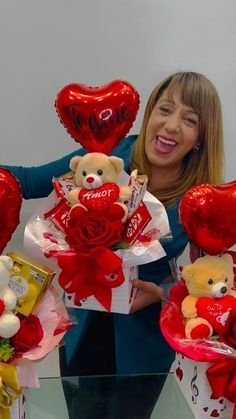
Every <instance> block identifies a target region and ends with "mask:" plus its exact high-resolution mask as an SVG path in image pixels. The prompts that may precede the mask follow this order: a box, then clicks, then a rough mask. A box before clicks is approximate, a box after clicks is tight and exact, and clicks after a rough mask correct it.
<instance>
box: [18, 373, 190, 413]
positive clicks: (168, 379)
mask: <svg viewBox="0 0 236 419" xmlns="http://www.w3.org/2000/svg"><path fill="white" fill-rule="evenodd" d="M100 418H101V419H178V418H181V419H194V415H193V413H192V412H191V410H190V408H189V407H188V405H187V402H186V401H185V398H184V396H183V394H182V392H181V391H180V389H179V387H178V384H177V383H176V381H175V378H174V374H172V373H169V374H168V375H166V374H158V375H133V376H126V375H120V376H117V375H116V376H99V377H97V376H90V377H71V378H42V379H40V388H37V389H30V390H29V393H28V394H27V415H26V419H100Z"/></svg>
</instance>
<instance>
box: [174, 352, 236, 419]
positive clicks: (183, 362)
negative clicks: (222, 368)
mask: <svg viewBox="0 0 236 419" xmlns="http://www.w3.org/2000/svg"><path fill="white" fill-rule="evenodd" d="M211 365H212V364H211V363H210V362H197V361H194V360H192V359H190V358H187V357H185V356H183V355H181V354H176V358H175V361H174V363H173V365H172V368H171V369H172V371H173V372H174V375H175V379H176V381H177V383H178V385H179V387H180V389H181V391H182V393H183V395H184V397H185V399H186V401H187V403H188V405H189V406H190V408H191V410H192V412H193V414H194V415H195V418H196V419H212V418H219V419H231V418H232V415H233V407H234V405H233V403H231V402H230V401H229V400H227V399H226V398H225V397H220V398H218V399H212V398H211V394H212V389H211V387H210V384H209V383H208V379H207V376H206V370H207V369H208V368H209V367H210V366H211Z"/></svg>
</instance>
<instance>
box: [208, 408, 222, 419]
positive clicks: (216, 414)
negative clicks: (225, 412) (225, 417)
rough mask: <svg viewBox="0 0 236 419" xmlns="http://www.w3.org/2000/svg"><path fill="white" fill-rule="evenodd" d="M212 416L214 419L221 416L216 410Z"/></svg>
mask: <svg viewBox="0 0 236 419" xmlns="http://www.w3.org/2000/svg"><path fill="white" fill-rule="evenodd" d="M210 416H211V417H213V418H218V417H219V416H220V414H219V413H218V411H217V410H216V409H214V410H212V412H211V414H210Z"/></svg>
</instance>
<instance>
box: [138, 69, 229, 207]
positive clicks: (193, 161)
mask: <svg viewBox="0 0 236 419" xmlns="http://www.w3.org/2000/svg"><path fill="white" fill-rule="evenodd" d="M166 89H167V91H168V95H169V96H170V97H172V96H173V94H174V93H175V92H176V91H178V93H180V97H181V100H182V102H183V103H184V104H185V105H187V106H190V107H191V108H192V109H194V111H195V112H196V113H197V114H198V116H199V118H200V128H199V139H198V142H199V144H200V147H199V150H197V151H195V150H191V151H190V152H189V153H188V154H187V155H186V156H185V157H184V159H183V162H182V170H181V174H180V177H179V180H178V181H177V182H176V184H175V186H174V187H173V186H172V187H170V188H166V189H163V190H158V192H157V193H156V194H154V195H156V196H157V197H158V199H159V200H160V201H162V202H163V204H164V205H165V206H167V207H168V206H170V205H172V204H173V203H174V202H175V201H176V199H177V198H179V197H181V196H183V195H184V194H185V192H186V191H187V190H188V189H189V188H191V187H192V186H194V185H200V184H203V183H211V184H219V183H222V182H223V177H224V145H223V144H224V143H223V123H222V110H221V103H220V99H219V96H218V93H217V91H216V89H215V87H214V85H213V84H212V83H211V82H210V81H209V80H208V79H207V78H206V77H205V76H203V75H202V74H199V73H194V72H181V73H175V74H173V75H171V76H169V77H167V78H166V79H164V80H163V81H162V82H161V83H159V84H158V85H157V86H156V87H155V88H154V90H153V91H152V93H151V95H150V97H149V100H148V102H147V105H146V109H145V112H144V117H143V122H142V126H141V130H140V133H139V136H138V139H137V141H136V143H135V145H134V149H133V154H132V160H131V169H134V168H137V169H138V170H139V172H140V173H143V174H146V175H147V176H148V177H150V176H151V173H150V164H149V162H148V159H147V155H146V152H145V139H146V128H147V123H148V121H149V118H150V115H151V113H152V110H153V108H154V106H155V104H156V102H157V100H158V99H159V98H160V96H161V95H162V93H163V92H164V91H165V90H166Z"/></svg>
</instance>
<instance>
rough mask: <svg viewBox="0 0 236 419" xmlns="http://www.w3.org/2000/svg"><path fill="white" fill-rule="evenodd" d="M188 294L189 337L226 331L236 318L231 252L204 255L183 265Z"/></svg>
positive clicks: (185, 303)
mask: <svg viewBox="0 0 236 419" xmlns="http://www.w3.org/2000/svg"><path fill="white" fill-rule="evenodd" d="M182 278H183V279H184V280H185V283H186V286H187V289H188V291H189V295H188V296H187V297H185V298H184V300H183V302H182V307H181V309H182V314H183V316H184V317H185V319H186V326H185V334H186V337H187V338H190V339H204V338H210V337H211V336H212V335H213V333H216V334H218V335H222V334H225V333H227V330H228V329H229V327H230V323H231V321H232V320H233V319H234V318H235V317H236V291H234V290H233V289H232V288H233V281H234V272H233V260H232V257H231V256H230V255H229V254H225V255H223V256H221V257H220V256H203V257H200V258H198V259H196V261H195V262H194V263H192V264H191V265H187V266H185V267H184V268H183V271H182Z"/></svg>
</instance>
